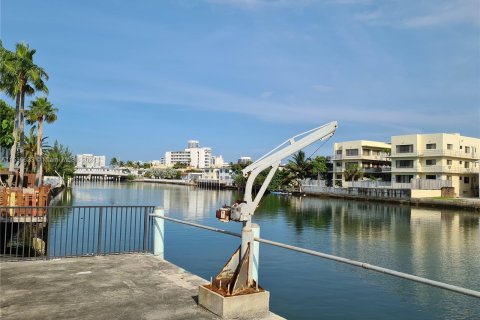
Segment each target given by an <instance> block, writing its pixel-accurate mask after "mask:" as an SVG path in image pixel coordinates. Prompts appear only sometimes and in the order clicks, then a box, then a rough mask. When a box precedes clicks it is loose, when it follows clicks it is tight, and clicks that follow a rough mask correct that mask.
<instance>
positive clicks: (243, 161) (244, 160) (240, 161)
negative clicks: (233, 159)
mask: <svg viewBox="0 0 480 320" xmlns="http://www.w3.org/2000/svg"><path fill="white" fill-rule="evenodd" d="M251 162H252V158H251V157H240V159H238V161H237V163H238V164H248V163H251Z"/></svg>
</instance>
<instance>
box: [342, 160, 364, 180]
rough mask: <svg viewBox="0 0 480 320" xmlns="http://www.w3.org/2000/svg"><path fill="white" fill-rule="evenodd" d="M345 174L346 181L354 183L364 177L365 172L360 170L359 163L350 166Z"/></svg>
mask: <svg viewBox="0 0 480 320" xmlns="http://www.w3.org/2000/svg"><path fill="white" fill-rule="evenodd" d="M344 174H345V180H349V179H351V180H352V182H353V181H354V180H355V179H360V178H361V177H363V170H362V169H361V168H360V166H359V165H358V163H355V164H348V165H347V167H346V168H345V172H344Z"/></svg>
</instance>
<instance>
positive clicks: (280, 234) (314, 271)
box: [62, 182, 480, 319]
mask: <svg viewBox="0 0 480 320" xmlns="http://www.w3.org/2000/svg"><path fill="white" fill-rule="evenodd" d="M237 198H238V194H237V193H235V192H231V191H218V190H205V189H196V188H193V187H184V186H171V185H158V184H145V183H144V184H141V183H122V184H119V183H112V182H106V183H105V182H96V183H81V184H77V185H75V186H74V190H73V194H72V195H70V196H65V199H64V200H62V201H65V203H69V204H73V205H153V206H157V205H160V206H163V207H164V208H165V209H166V211H167V214H168V215H170V216H174V217H177V218H181V219H186V220H196V221H200V222H202V223H204V224H208V225H212V226H216V227H221V228H227V229H230V230H234V231H238V230H239V224H235V223H230V224H226V225H221V224H220V223H219V222H218V221H217V220H216V219H215V218H214V212H215V210H216V209H217V208H219V207H221V206H222V205H223V204H231V203H233V202H234V201H235V200H236V199H237ZM254 221H255V222H257V223H259V224H260V225H261V234H262V237H264V238H267V239H272V240H276V241H280V242H284V243H288V244H292V245H296V246H300V247H306V248H311V249H314V250H318V251H322V252H326V253H331V254H335V255H338V256H342V257H346V258H351V259H355V260H359V261H364V262H367V263H371V264H375V265H379V266H383V267H387V268H391V269H394V270H399V271H403V272H407V273H413V274H416V275H419V276H424V277H427V278H430V279H434V280H439V281H444V282H448V283H451V284H455V285H459V286H464V287H468V288H471V289H475V290H480V277H479V274H480V263H479V261H480V215H478V214H477V213H471V212H465V211H452V210H433V209H421V208H414V207H410V206H403V205H393V204H388V203H380V202H362V201H349V200H334V199H320V198H307V197H285V196H276V195H268V196H267V197H265V198H264V200H263V201H262V203H261V204H260V207H259V208H258V209H257V211H256V214H255V216H254ZM167 240H168V241H169V242H168V244H167V247H168V248H167V253H166V254H167V259H169V260H170V261H172V262H173V263H176V264H179V265H180V266H182V267H184V268H186V269H187V270H190V271H192V272H194V273H196V274H199V275H200V276H203V277H204V278H209V277H210V276H212V275H213V274H214V273H215V272H217V271H218V268H219V266H221V264H222V263H224V262H225V260H226V258H227V257H228V254H229V253H231V252H230V251H232V250H233V249H234V248H235V247H236V245H238V244H237V242H238V239H233V238H232V239H230V238H228V237H226V238H225V237H222V236H220V238H219V235H216V234H212V233H208V232H204V231H198V230H195V229H192V228H185V227H184V226H179V225H175V224H169V225H168V229H167ZM261 255H262V257H263V259H262V262H261V268H260V272H261V277H262V279H263V281H264V282H263V283H264V284H265V285H266V286H268V287H269V288H270V290H271V291H272V308H273V310H274V311H275V312H278V313H280V314H281V315H284V316H286V317H292V318H302V319H309V318H311V319H315V318H318V317H317V315H318V314H322V316H324V317H325V318H345V317H346V318H348V317H355V318H358V319H360V318H376V317H377V316H378V314H383V315H384V316H385V317H386V315H387V314H388V318H397V319H402V318H408V317H410V318H412V317H413V318H426V319H430V318H432V319H435V318H459V319H475V318H476V316H477V315H478V314H480V306H479V305H478V300H477V299H473V298H468V297H464V296H461V295H458V294H454V293H450V292H447V291H444V290H440V289H435V288H431V287H427V286H424V285H418V284H413V283H411V282H408V281H405V280H400V279H395V278H391V277H387V276H383V275H379V274H375V273H372V272H367V271H365V270H362V269H358V268H352V267H348V266H343V265H339V264H335V263H326V262H325V261H324V260H321V259H317V258H312V257H307V256H304V255H300V254H293V253H291V252H288V251H285V250H280V249H275V248H271V247H268V246H262V249H261ZM199 261H202V262H201V263H199ZM299 266H301V269H299ZM299 270H301V272H299ZM286 288H288V289H286ZM295 288H298V290H297V289H295ZM319 288H323V289H322V290H319ZM324 301H329V303H324ZM372 302H374V303H372ZM347 307H348V308H347Z"/></svg>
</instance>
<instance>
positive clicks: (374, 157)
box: [333, 153, 390, 161]
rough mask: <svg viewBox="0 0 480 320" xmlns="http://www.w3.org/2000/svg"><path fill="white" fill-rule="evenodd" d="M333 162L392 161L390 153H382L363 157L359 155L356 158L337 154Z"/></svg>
mask: <svg viewBox="0 0 480 320" xmlns="http://www.w3.org/2000/svg"><path fill="white" fill-rule="evenodd" d="M333 160H376V161H390V155H389V154H388V153H382V154H378V155H376V154H375V155H362V154H357V155H354V156H346V155H342V154H335V155H334V156H333Z"/></svg>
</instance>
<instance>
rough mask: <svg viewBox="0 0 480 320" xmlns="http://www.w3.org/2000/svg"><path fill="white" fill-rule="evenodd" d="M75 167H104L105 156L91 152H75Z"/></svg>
mask: <svg viewBox="0 0 480 320" xmlns="http://www.w3.org/2000/svg"><path fill="white" fill-rule="evenodd" d="M75 158H76V163H77V164H76V167H77V168H104V167H105V156H94V155H93V154H77V155H76V156H75Z"/></svg>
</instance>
